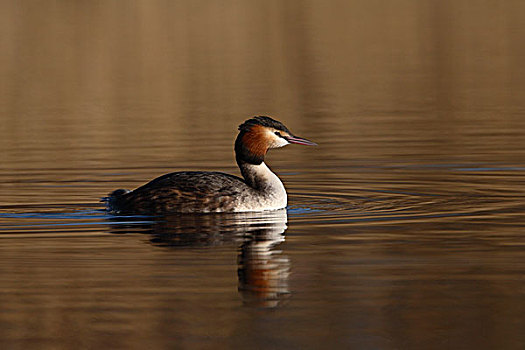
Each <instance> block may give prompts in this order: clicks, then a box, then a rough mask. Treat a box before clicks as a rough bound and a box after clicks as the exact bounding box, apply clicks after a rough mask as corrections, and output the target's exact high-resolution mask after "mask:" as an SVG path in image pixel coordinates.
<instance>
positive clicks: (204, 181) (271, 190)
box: [105, 117, 315, 215]
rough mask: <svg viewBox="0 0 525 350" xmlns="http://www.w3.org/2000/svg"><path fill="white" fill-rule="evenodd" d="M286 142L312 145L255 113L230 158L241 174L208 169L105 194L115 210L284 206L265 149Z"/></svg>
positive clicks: (243, 126) (150, 211) (241, 209)
mask: <svg viewBox="0 0 525 350" xmlns="http://www.w3.org/2000/svg"><path fill="white" fill-rule="evenodd" d="M290 143H295V144H301V145H315V143H313V142H311V141H309V140H307V139H304V138H301V137H297V136H294V135H293V134H292V133H291V132H290V131H289V130H288V129H287V128H286V126H284V125H283V124H282V123H280V122H278V121H276V120H274V119H272V118H270V117H254V118H252V119H248V120H247V121H245V122H244V123H243V124H241V125H240V126H239V134H238V136H237V139H236V140H235V158H236V160H237V165H238V166H239V169H240V170H241V174H242V176H243V178H240V177H237V176H234V175H230V174H226V173H221V172H209V171H182V172H175V173H170V174H166V175H163V176H160V177H158V178H156V179H154V180H152V181H150V182H149V183H147V184H145V185H143V186H141V187H138V188H137V189H135V190H133V191H127V190H122V189H120V190H116V191H113V192H112V193H111V194H110V195H109V197H107V198H105V201H106V202H107V206H108V209H109V210H110V211H111V212H113V213H115V214H139V215H140V214H142V215H164V214H170V213H208V212H249V211H263V210H274V209H281V208H284V207H286V204H287V195H286V190H285V188H284V185H283V183H282V182H281V180H280V179H279V177H277V175H275V174H274V173H273V172H272V171H271V170H270V168H269V167H268V166H267V165H266V164H265V163H264V157H265V155H266V153H267V152H268V150H269V149H272V148H279V147H283V146H286V145H288V144H290Z"/></svg>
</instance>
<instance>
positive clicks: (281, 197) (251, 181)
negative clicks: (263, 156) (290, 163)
mask: <svg viewBox="0 0 525 350" xmlns="http://www.w3.org/2000/svg"><path fill="white" fill-rule="evenodd" d="M239 168H240V169H241V173H242V176H243V177H244V180H245V181H246V183H247V184H248V185H249V186H250V187H252V188H253V189H255V190H257V191H258V192H260V193H261V196H264V197H267V198H268V199H271V201H272V202H274V203H275V206H276V208H284V207H285V206H286V203H287V195H286V190H285V188H284V185H283V183H282V182H281V180H280V179H279V177H277V175H275V174H274V173H273V172H272V171H271V169H270V168H268V166H267V165H266V164H265V163H264V162H262V163H261V164H259V165H254V164H250V163H245V162H240V163H239Z"/></svg>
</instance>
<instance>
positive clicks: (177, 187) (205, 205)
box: [112, 171, 249, 215]
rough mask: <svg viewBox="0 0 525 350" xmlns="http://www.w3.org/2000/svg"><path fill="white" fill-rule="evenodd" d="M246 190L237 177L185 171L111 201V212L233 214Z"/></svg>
mask: <svg viewBox="0 0 525 350" xmlns="http://www.w3.org/2000/svg"><path fill="white" fill-rule="evenodd" d="M246 190H249V187H248V186H247V185H246V183H245V182H244V181H243V180H242V179H241V178H239V177H236V176H233V175H229V174H225V173H219V172H201V171H198V172H197V171H187V172H177V173H171V174H166V175H163V176H161V177H158V178H156V179H154V180H152V181H151V182H149V183H147V184H145V185H143V186H141V187H139V188H137V189H136V190H133V191H131V192H127V193H120V194H119V195H118V197H114V198H113V201H112V203H113V205H112V207H113V208H112V209H113V210H114V211H116V212H118V213H128V214H148V215H151V214H167V213H188V212H213V211H232V210H233V209H234V205H235V203H234V202H235V199H236V198H238V197H239V195H240V194H241V192H243V191H246Z"/></svg>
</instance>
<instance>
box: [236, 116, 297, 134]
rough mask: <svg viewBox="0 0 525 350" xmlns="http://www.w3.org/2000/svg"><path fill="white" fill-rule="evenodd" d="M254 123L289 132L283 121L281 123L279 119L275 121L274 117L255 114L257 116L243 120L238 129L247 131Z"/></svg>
mask: <svg viewBox="0 0 525 350" xmlns="http://www.w3.org/2000/svg"><path fill="white" fill-rule="evenodd" d="M254 125H261V126H266V127H269V128H274V129H277V130H281V131H285V132H287V133H288V134H291V132H290V130H288V128H287V127H286V126H284V124H283V123H281V122H279V121H277V120H275V119H272V118H270V117H266V116H257V117H253V118H251V119H248V120H247V121H245V122H244V123H242V124H241V125H239V130H240V131H249V130H250V129H251V128H252V127H253V126H254Z"/></svg>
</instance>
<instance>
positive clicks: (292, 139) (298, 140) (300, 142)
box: [284, 136, 317, 146]
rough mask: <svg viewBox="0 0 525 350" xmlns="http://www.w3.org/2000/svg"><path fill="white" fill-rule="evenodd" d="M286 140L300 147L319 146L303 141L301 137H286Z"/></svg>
mask: <svg viewBox="0 0 525 350" xmlns="http://www.w3.org/2000/svg"><path fill="white" fill-rule="evenodd" d="M284 139H285V140H286V141H288V142H290V143H296V144H298V145H305V146H317V143H315V142H312V141H310V140H307V139H303V138H302V137H299V136H285V137H284Z"/></svg>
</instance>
